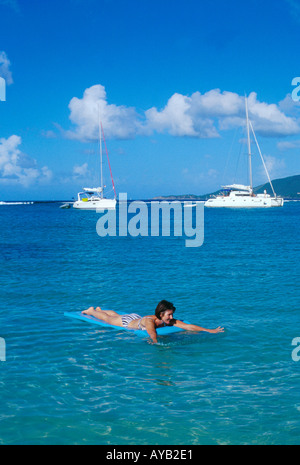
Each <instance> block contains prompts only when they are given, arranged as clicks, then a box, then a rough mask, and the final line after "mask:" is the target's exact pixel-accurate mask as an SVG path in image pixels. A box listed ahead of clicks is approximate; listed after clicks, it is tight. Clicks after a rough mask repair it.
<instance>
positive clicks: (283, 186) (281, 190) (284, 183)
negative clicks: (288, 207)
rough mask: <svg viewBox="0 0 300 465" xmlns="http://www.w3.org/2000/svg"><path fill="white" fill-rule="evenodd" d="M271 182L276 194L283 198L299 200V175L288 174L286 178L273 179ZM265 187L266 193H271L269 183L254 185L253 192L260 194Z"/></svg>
mask: <svg viewBox="0 0 300 465" xmlns="http://www.w3.org/2000/svg"><path fill="white" fill-rule="evenodd" d="M272 184H273V187H274V190H275V192H276V194H277V195H280V196H281V197H284V198H285V199H299V200H300V175H297V176H289V177H288V178H282V179H274V181H272ZM265 189H266V191H267V193H268V194H272V189H271V186H270V184H269V183H266V184H263V185H262V186H258V187H256V188H255V189H254V192H255V193H256V194H262V193H263V192H264V190H265Z"/></svg>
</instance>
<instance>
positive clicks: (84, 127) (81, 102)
mask: <svg viewBox="0 0 300 465" xmlns="http://www.w3.org/2000/svg"><path fill="white" fill-rule="evenodd" d="M69 109H70V120H71V122H72V123H73V124H74V126H75V128H74V130H70V131H67V132H66V135H67V137H69V138H73V139H79V140H94V139H97V138H98V137H99V119H100V120H101V122H102V125H103V127H104V128H105V136H107V137H112V138H116V139H128V138H132V137H134V136H135V135H136V134H137V133H138V132H139V130H140V123H139V117H138V115H137V113H136V111H135V109H134V108H129V107H126V106H123V105H121V106H118V105H114V104H108V102H107V96H106V91H105V88H104V87H103V86H102V85H100V84H98V85H95V86H92V87H90V88H88V89H86V90H85V91H84V94H83V97H82V98H81V99H80V98H77V97H74V98H72V100H71V101H70V103H69Z"/></svg>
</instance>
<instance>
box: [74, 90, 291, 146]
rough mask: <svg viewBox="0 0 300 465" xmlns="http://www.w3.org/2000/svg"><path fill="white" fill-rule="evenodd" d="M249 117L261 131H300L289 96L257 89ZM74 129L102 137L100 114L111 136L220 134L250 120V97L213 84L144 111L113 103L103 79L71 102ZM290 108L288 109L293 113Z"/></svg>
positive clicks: (78, 135) (275, 134)
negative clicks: (264, 94)
mask: <svg viewBox="0 0 300 465" xmlns="http://www.w3.org/2000/svg"><path fill="white" fill-rule="evenodd" d="M248 108H249V116H250V119H251V121H252V124H253V127H254V129H255V131H256V132H257V133H258V134H262V135H264V136H267V137H285V136H289V135H295V134H299V133H300V123H299V118H297V116H296V115H288V114H286V112H285V111H284V109H285V108H287V103H286V101H285V102H284V103H283V102H280V103H279V104H278V105H277V104H269V103H265V102H260V101H259V100H258V99H257V94H256V93H255V92H252V93H251V94H250V95H249V97H248ZM69 109H70V120H71V122H72V124H73V128H72V129H70V130H69V131H65V135H66V136H67V137H69V138H75V139H79V140H82V141H87V140H95V139H97V138H98V137H99V118H100V120H101V122H102V124H103V127H104V131H105V135H106V136H107V137H110V138H116V139H128V138H134V137H136V136H138V135H151V134H153V133H155V132H156V133H165V134H170V135H172V136H178V137H184V136H185V137H198V138H215V137H220V131H224V130H228V129H231V128H234V127H237V126H243V125H245V97H244V96H241V95H238V94H237V93H234V92H228V91H224V92H221V90H220V89H212V90H210V91H208V92H206V93H204V94H201V93H200V92H198V91H197V92H195V93H193V94H192V95H191V96H188V95H183V94H180V93H175V94H173V95H172V96H171V97H170V98H169V99H168V101H167V103H166V105H165V106H164V107H163V108H162V109H158V108H156V107H152V108H149V109H148V110H146V111H144V112H142V113H140V114H138V112H137V111H136V109H135V108H133V107H126V106H123V105H115V104H111V103H108V100H107V94H106V91H105V88H104V86H102V85H100V84H98V85H95V86H92V87H90V88H88V89H86V90H85V91H84V94H83V97H82V98H81V99H80V98H77V97H74V98H72V100H71V101H70V103H69ZM287 113H288V112H287Z"/></svg>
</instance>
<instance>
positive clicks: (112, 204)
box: [73, 122, 117, 210]
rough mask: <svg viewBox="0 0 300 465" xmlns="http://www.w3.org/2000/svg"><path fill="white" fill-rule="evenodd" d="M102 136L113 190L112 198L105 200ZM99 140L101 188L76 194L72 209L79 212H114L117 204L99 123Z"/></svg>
mask: <svg viewBox="0 0 300 465" xmlns="http://www.w3.org/2000/svg"><path fill="white" fill-rule="evenodd" d="M102 135H103V140H104V144H105V150H106V155H107V160H108V165H109V170H110V175H111V181H112V186H113V189H114V198H113V199H107V198H105V197H104V188H105V187H106V186H104V185H103V167H102ZM99 139H100V177H101V180H100V182H101V187H92V188H90V187H85V188H83V192H79V193H78V199H77V201H76V202H74V204H73V207H74V208H77V209H80V210H115V208H116V204H117V200H116V199H117V195H116V190H115V184H114V180H113V176H112V171H111V167H110V162H109V157H108V152H107V147H106V142H105V137H104V131H103V127H102V123H101V122H99Z"/></svg>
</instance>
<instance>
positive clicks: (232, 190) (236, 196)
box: [204, 98, 284, 208]
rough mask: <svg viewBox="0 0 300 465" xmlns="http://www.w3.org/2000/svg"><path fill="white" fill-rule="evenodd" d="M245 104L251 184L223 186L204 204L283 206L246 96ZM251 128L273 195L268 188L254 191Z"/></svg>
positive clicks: (215, 206) (250, 206)
mask: <svg viewBox="0 0 300 465" xmlns="http://www.w3.org/2000/svg"><path fill="white" fill-rule="evenodd" d="M245 105H246V125H247V139H248V157H249V183H250V185H249V186H245V185H242V184H231V185H228V186H222V188H223V190H222V192H221V193H220V194H219V195H216V196H215V197H214V198H210V199H209V200H207V201H206V202H205V204H204V205H205V206H206V207H212V208H221V207H228V208H268V207H282V206H283V202H284V201H283V198H282V197H277V195H276V193H275V191H274V187H273V184H272V181H271V179H270V176H269V173H268V170H267V167H266V164H265V161H264V158H263V155H262V153H261V150H260V147H259V145H258V142H257V139H256V135H255V132H254V129H253V126H252V123H251V121H250V120H249V115H248V104H247V98H245ZM250 129H251V132H252V134H253V137H254V140H255V143H256V145H257V148H258V152H259V155H260V157H261V160H262V163H263V166H264V168H265V171H266V174H267V177H268V181H269V183H270V186H271V189H272V192H273V196H271V195H269V194H267V192H266V190H265V191H264V193H263V194H254V192H253V181H252V161H251V159H252V153H251V139H250Z"/></svg>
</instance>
